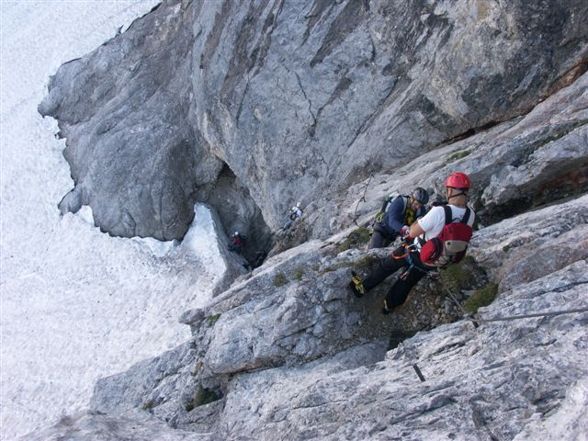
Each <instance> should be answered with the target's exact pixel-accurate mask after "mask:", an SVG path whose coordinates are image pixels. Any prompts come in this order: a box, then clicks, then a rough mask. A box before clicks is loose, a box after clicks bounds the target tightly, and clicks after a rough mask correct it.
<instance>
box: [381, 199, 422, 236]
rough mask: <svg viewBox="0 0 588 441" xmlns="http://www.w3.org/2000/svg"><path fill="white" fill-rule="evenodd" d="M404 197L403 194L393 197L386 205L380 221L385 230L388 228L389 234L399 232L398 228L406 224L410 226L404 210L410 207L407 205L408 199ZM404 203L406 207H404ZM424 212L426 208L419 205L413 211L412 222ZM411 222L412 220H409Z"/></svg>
mask: <svg viewBox="0 0 588 441" xmlns="http://www.w3.org/2000/svg"><path fill="white" fill-rule="evenodd" d="M405 201H406V198H405V197H404V196H397V197H396V198H394V199H393V200H392V202H390V204H389V205H388V208H387V209H386V213H385V214H384V219H383V221H382V223H383V224H384V227H385V228H386V230H388V233H389V234H394V235H396V234H398V233H399V232H400V229H401V228H402V227H403V226H404V225H408V226H410V224H409V223H407V219H406V217H407V216H406V214H407V213H406V211H407V210H410V209H411V208H410V207H409V206H408V201H406V202H405ZM405 205H406V207H405ZM425 213H426V210H425V208H424V207H421V208H420V209H419V210H418V211H417V212H416V213H414V220H413V222H414V221H415V220H416V219H417V218H418V217H421V216H424V215H425ZM410 223H412V222H410Z"/></svg>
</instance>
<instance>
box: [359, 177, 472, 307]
mask: <svg viewBox="0 0 588 441" xmlns="http://www.w3.org/2000/svg"><path fill="white" fill-rule="evenodd" d="M445 187H446V191H447V202H448V203H447V205H443V206H436V207H433V208H432V209H431V211H429V212H428V213H427V214H426V215H425V216H424V217H422V218H420V219H418V220H417V221H416V222H414V223H413V224H412V226H411V227H410V232H409V234H408V236H407V238H406V242H405V244H404V245H403V246H401V247H400V248H398V249H396V250H395V251H394V252H393V253H392V254H391V255H390V256H389V257H386V258H382V259H380V261H379V262H378V267H377V268H376V269H375V270H374V271H372V272H371V273H370V274H368V276H367V277H365V278H363V279H362V278H361V277H360V276H359V275H358V274H357V273H355V272H353V271H352V278H351V282H350V283H349V286H350V288H351V290H352V291H353V292H354V294H355V295H356V296H358V297H362V296H363V295H364V294H365V293H366V292H367V291H369V290H371V289H372V288H374V287H375V286H377V285H379V284H380V283H381V282H383V281H384V280H385V279H386V278H387V277H388V276H390V275H392V274H393V273H395V272H396V271H398V270H399V269H402V273H401V275H400V276H399V277H398V279H397V280H396V281H395V282H394V284H393V285H392V287H391V288H390V290H389V291H388V293H387V295H386V298H385V300H384V307H383V309H382V312H383V313H384V314H389V313H390V312H391V311H392V310H393V309H394V308H395V307H397V306H399V305H402V304H403V303H404V301H405V300H406V298H407V296H408V294H409V292H410V290H411V289H412V287H413V286H415V285H416V284H417V283H418V281H419V280H421V279H422V278H423V277H424V276H425V275H426V274H427V273H428V272H430V271H433V270H435V269H437V268H440V267H444V266H446V265H448V264H451V263H457V262H459V261H460V260H461V259H462V258H463V256H464V255H465V252H466V249H467V246H468V243H469V241H470V239H471V236H472V225H473V224H474V218H475V213H474V211H473V210H472V209H471V208H469V207H468V206H467V200H468V190H469V189H470V187H471V182H470V178H469V176H468V175H466V174H465V173H461V172H455V173H452V174H451V175H450V176H449V177H448V178H447V179H446V180H445ZM413 239H414V241H413V243H411V242H410V241H411V240H413Z"/></svg>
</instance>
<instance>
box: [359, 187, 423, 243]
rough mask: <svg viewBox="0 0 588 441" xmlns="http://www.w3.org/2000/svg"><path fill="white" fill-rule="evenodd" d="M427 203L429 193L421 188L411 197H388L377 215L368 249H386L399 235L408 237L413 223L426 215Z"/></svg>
mask: <svg viewBox="0 0 588 441" xmlns="http://www.w3.org/2000/svg"><path fill="white" fill-rule="evenodd" d="M427 202H429V193H427V190H425V189H424V188H421V187H417V188H415V189H414V191H413V192H412V194H411V195H410V196H405V195H400V196H396V197H395V198H393V197H392V196H389V197H387V198H386V199H385V200H384V203H383V205H382V208H381V209H380V211H379V212H378V214H376V219H375V221H374V231H373V234H372V238H371V239H370V243H369V244H368V249H372V248H384V247H387V246H388V245H390V244H391V243H392V242H394V240H395V239H396V238H397V237H398V236H399V235H400V236H401V237H405V236H407V235H408V232H409V231H410V226H411V225H412V224H413V222H414V221H415V220H416V219H417V218H418V217H421V216H423V215H424V214H425V212H426V208H425V205H426V204H427Z"/></svg>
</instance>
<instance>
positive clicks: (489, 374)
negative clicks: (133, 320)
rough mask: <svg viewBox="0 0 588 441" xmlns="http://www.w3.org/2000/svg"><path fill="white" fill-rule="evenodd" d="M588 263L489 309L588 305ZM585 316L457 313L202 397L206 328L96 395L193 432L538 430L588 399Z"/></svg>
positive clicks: (499, 433) (338, 435)
mask: <svg viewBox="0 0 588 441" xmlns="http://www.w3.org/2000/svg"><path fill="white" fill-rule="evenodd" d="M586 274H588V264H587V263H586V261H581V262H576V263H574V264H572V265H570V266H567V267H566V268H564V269H562V270H560V271H558V272H555V273H553V274H551V275H549V276H547V277H545V278H542V279H538V280H536V281H534V282H531V283H528V284H519V285H517V286H516V287H515V288H514V289H512V290H510V291H506V292H504V293H502V294H501V295H500V297H499V299H498V300H497V301H495V302H494V303H493V304H492V305H491V306H490V307H488V308H485V309H484V310H483V311H482V312H481V314H480V316H481V318H482V320H484V319H486V320H490V319H492V318H496V317H502V316H510V315H518V314H525V313H531V312H541V311H549V310H559V309H562V307H565V308H570V309H571V308H580V307H583V308H586V307H588V305H587V304H586V298H585V292H586V286H588V278H587V276H586ZM587 320H588V313H587V312H583V313H577V314H569V315H561V316H556V317H550V318H530V319H522V320H515V321H497V322H487V323H482V324H481V326H480V327H479V328H474V326H473V325H472V324H471V322H468V321H459V322H457V323H453V324H450V325H443V326H441V327H438V328H436V329H435V330H434V331H431V332H421V333H418V334H417V335H415V336H414V337H412V338H410V339H407V340H404V341H403V342H402V343H401V344H400V345H399V346H398V347H397V348H396V349H393V350H391V351H389V352H388V353H387V354H386V355H385V357H384V351H385V346H382V345H381V344H373V345H358V346H356V347H354V348H352V349H349V350H346V351H343V352H341V353H339V354H337V355H336V356H329V357H323V358H321V359H318V360H316V361H314V362H311V363H305V364H301V365H285V366H282V367H277V368H273V369H272V368H270V369H264V370H254V371H251V372H247V373H240V374H239V373H237V374H236V375H233V376H231V377H228V378H225V379H224V380H223V381H224V384H223V385H222V389H223V393H224V396H222V397H220V399H217V401H214V402H212V403H209V404H204V405H201V406H198V407H195V408H192V407H191V406H188V405H187V403H190V402H192V403H193V400H192V401H190V399H187V398H186V393H188V396H190V395H192V396H194V392H193V391H194V390H195V389H196V387H195V386H194V384H189V382H190V381H191V382H192V383H194V382H196V381H199V380H198V374H197V373H196V372H195V371H196V370H197V369H198V368H199V363H198V362H196V363H194V361H195V360H194V358H193V357H192V355H193V354H195V353H196V352H197V349H196V350H195V349H194V348H198V345H199V343H200V344H202V341H200V342H199V341H198V340H197V341H196V342H195V346H191V344H187V345H184V346H183V347H180V348H178V349H176V350H175V351H173V352H171V353H169V354H166V355H164V356H162V357H160V358H158V359H155V360H153V361H151V362H144V363H142V364H140V365H137V366H135V367H134V368H133V369H131V370H130V371H129V372H128V373H126V374H123V375H121V376H116V377H112V378H109V379H105V380H104V381H102V382H101V383H99V384H98V386H97V388H96V394H95V397H94V403H93V405H94V408H95V411H109V412H112V413H113V414H116V415H121V414H122V415H126V416H124V417H123V418H131V417H133V416H134V418H137V417H136V415H137V412H138V413H139V414H142V416H141V418H146V417H147V415H146V413H150V414H152V415H153V416H155V417H156V418H161V419H164V420H166V421H168V423H169V424H170V425H171V426H172V427H180V428H182V429H184V430H187V429H189V430H194V431H195V432H196V433H195V439H210V440H212V439H263V440H272V439H280V437H283V436H284V435H285V436H286V439H300V440H302V439H333V440H336V439H358V440H359V439H390V438H394V437H401V438H402V439H408V440H419V439H445V438H449V439H459V440H470V439H477V438H482V439H486V438H487V439H492V438H494V439H513V438H515V437H516V436H517V435H518V436H520V439H528V437H529V436H532V434H533V433H537V430H538V429H537V426H538V425H539V426H540V425H541V421H544V422H545V423H547V422H548V421H550V418H552V417H554V415H556V414H557V412H559V411H560V410H559V406H560V404H562V403H563V404H564V405H566V403H567V402H568V401H569V397H568V398H566V392H565V391H566V390H570V393H569V394H568V395H570V394H575V395H576V396H577V398H576V399H577V400H578V399H579V400H584V399H585V397H584V395H582V394H583V389H582V385H583V384H585V383H586V380H587V379H588V369H587V368H586V364H585V358H586V355H587V351H588V336H587V334H586V325H587ZM210 349H211V348H210V347H209V350H210ZM183 363H185V365H184V367H181V368H179V366H180V365H181V364H183ZM414 365H417V366H418V367H419V368H420V371H421V372H422V375H423V376H424V378H425V380H426V381H425V382H421V381H420V380H419V378H418V376H417V374H416V372H415V371H414ZM178 368H179V369H178ZM190 369H192V371H191V372H190ZM208 381H209V383H207V384H206V387H210V379H209V380H208ZM190 391H192V392H190ZM584 392H585V391H584ZM583 397H584V398H583ZM116 398H118V401H117V400H116ZM217 398H218V397H217ZM145 400H147V401H145ZM145 403H148V404H145ZM572 409H573V412H571V413H568V414H567V415H566V420H567V423H568V424H569V425H570V426H571V427H574V431H575V433H576V434H578V436H579V437H580V439H581V438H582V437H583V436H585V435H586V433H587V430H586V427H585V426H582V424H583V423H582V417H583V412H581V411H578V410H577V408H576V407H573V408H572ZM100 418H104V417H100ZM558 422H559V421H558V420H556V423H558ZM137 424H140V420H137ZM180 433H181V432H180ZM525 437H527V438H525ZM80 439H90V438H87V437H86V438H84V437H80ZM130 439H141V438H130ZM564 439H573V438H569V437H568V438H565V437H564Z"/></svg>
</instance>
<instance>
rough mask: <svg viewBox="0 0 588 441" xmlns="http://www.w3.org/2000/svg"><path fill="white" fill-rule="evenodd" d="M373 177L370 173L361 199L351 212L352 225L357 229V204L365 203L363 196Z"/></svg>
mask: <svg viewBox="0 0 588 441" xmlns="http://www.w3.org/2000/svg"><path fill="white" fill-rule="evenodd" d="M373 177H374V173H373V172H372V173H371V174H370V177H369V179H368V181H367V184H365V190H364V191H363V195H362V197H361V198H360V199H359V200H358V201H357V204H355V211H354V212H353V223H354V224H355V225H356V226H358V227H359V224H358V223H357V219H359V216H358V215H357V207H359V203H360V202H362V201H363V202H365V195H366V193H367V190H368V188H369V186H370V182H371V180H372V178H373Z"/></svg>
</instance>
